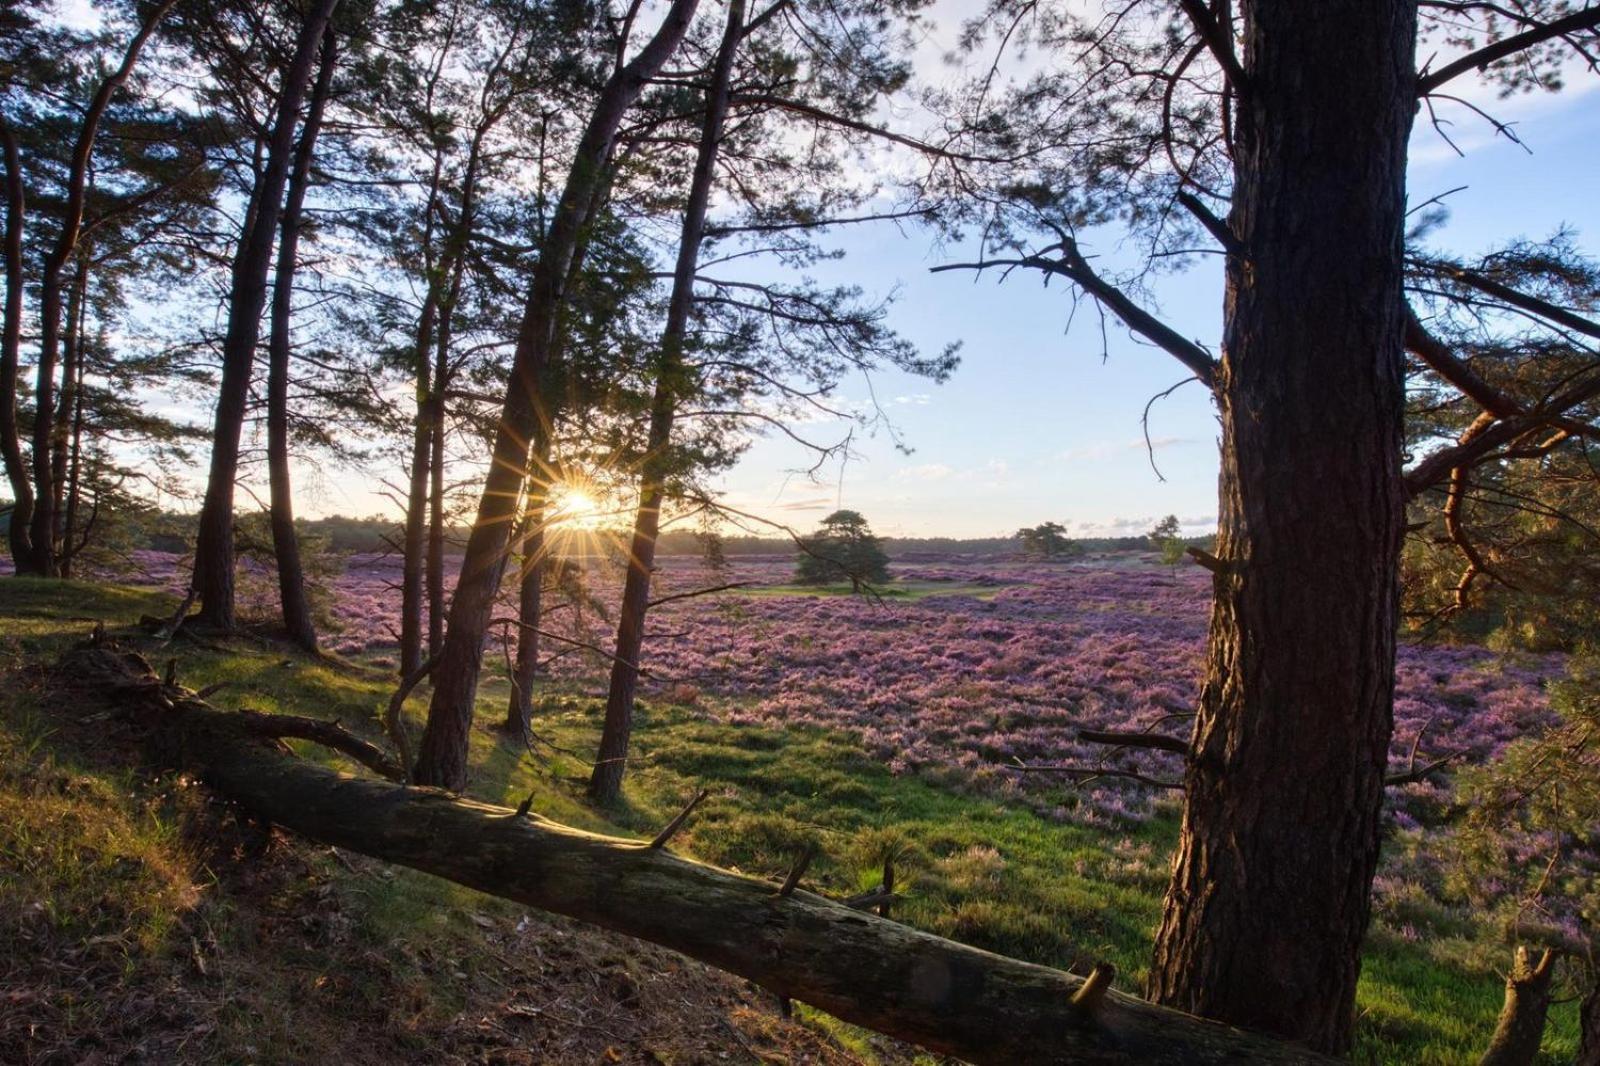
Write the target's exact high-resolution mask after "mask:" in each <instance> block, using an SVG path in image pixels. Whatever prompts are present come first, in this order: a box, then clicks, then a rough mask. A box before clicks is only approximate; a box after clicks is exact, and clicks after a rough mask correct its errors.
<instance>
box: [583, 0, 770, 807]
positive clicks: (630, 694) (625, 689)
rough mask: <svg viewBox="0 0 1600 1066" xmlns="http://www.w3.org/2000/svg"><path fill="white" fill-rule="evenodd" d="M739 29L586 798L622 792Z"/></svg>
mask: <svg viewBox="0 0 1600 1066" xmlns="http://www.w3.org/2000/svg"><path fill="white" fill-rule="evenodd" d="M743 35H744V2H743V0H731V3H729V5H728V23H727V27H726V29H725V30H724V31H723V35H722V43H721V45H720V47H719V48H718V50H717V58H716V61H715V63H714V64H713V65H712V69H711V82H710V84H709V85H708V86H707V87H706V114H705V121H704V123H703V125H702V126H701V129H700V146H699V151H698V154H697V156H696V158H695V166H694V175H693V177H692V178H691V179H690V182H689V195H688V199H687V201H686V203H685V205H684V212H683V229H682V232H681V234H680V235H679V238H678V262H677V265H676V268H675V269H674V271H673V275H672V294H671V296H670V297H669V299H668V303H667V321H666V326H665V328H664V329H663V330H662V333H661V351H660V355H659V356H658V358H657V360H656V385H655V394H654V396H652V398H651V401H650V432H649V437H648V438H647V441H646V445H645V457H644V464H643V468H642V471H641V477H640V481H639V511H638V514H637V515H636V516H635V517H634V521H633V544H632V546H631V548H630V549H629V551H628V574H627V577H626V578H625V579H624V582H623V586H622V609H621V612H620V615H619V617H618V619H617V644H616V649H615V651H614V652H613V655H612V659H611V686H610V688H609V690H608V691H607V693H606V720H605V726H604V728H603V729H602V731H601V734H600V751H599V754H598V755H597V756H596V757H595V763H594V771H593V773H591V774H590V776H589V798H590V799H593V800H595V801H596V802H599V803H612V802H614V801H615V800H616V799H617V797H618V795H619V794H620V793H621V791H622V775H623V773H624V771H625V770H626V769H627V765H628V744H629V742H630V740H631V739H632V736H633V704H634V696H635V693H636V692H637V690H638V686H639V655H640V653H641V652H642V651H643V650H644V624H645V614H646V613H647V612H648V611H649V607H650V580H651V577H652V575H653V574H654V572H655V562H656V538H657V536H658V535H659V534H660V532H661V504H662V501H663V499H664V497H665V484H666V476H667V473H668V471H669V467H670V463H671V458H670V455H669V452H668V449H669V447H670V445H671V443H672V423H673V419H674V417H675V416H676V414H677V405H678V394H679V393H680V392H681V391H682V389H683V385H684V383H683V380H682V378H683V374H684V365H683V346H684V342H685V340H686V338H687V336H688V329H689V312H690V309H691V308H692V307H693V304H694V280H695V272H696V271H697V270H698V268H699V265H700V244H701V242H702V241H703V240H704V239H705V228H706V207H707V205H708V204H709V203H710V200H711V187H712V185H713V183H714V182H715V179H716V169H717V150H718V148H719V147H720V145H721V141H722V126H723V123H724V121H725V120H726V118H727V115H728V89H729V85H730V84H731V81H732V78H733V61H734V57H735V55H736V54H737V53H738V51H739V44H740V42H741V40H742V38H743Z"/></svg>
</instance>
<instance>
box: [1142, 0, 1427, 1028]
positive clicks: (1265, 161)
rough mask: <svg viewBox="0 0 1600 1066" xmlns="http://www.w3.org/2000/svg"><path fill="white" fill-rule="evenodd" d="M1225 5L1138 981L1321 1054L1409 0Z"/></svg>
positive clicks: (1395, 353) (1377, 547)
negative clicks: (1238, 70)
mask: <svg viewBox="0 0 1600 1066" xmlns="http://www.w3.org/2000/svg"><path fill="white" fill-rule="evenodd" d="M1243 10H1244V14H1245V53H1244V66H1245V70H1246V74H1247V78H1248V84H1247V85H1246V86H1245V87H1244V90H1243V93H1242V96H1243V99H1242V100H1241V102H1240V105H1239V107H1238V118H1237V124H1236V138H1237V144H1236V164H1235V165H1236V170H1237V173H1236V177H1235V186H1234V197H1233V210H1232V214H1231V218H1230V223H1231V226H1232V228H1233V230H1234V232H1235V234H1236V235H1237V237H1238V240H1239V243H1240V246H1241V247H1240V250H1239V251H1237V252H1236V253H1234V254H1231V255H1230V256H1229V259H1228V295H1227V316H1226V317H1227V321H1226V325H1225V332H1224V358H1223V362H1222V366H1221V372H1220V375H1219V377H1220V381H1219V389H1218V395H1219V401H1220V405H1221V409H1222V424H1223V443H1222V475H1221V519H1220V523H1219V537H1218V548H1217V555H1218V557H1219V558H1220V560H1221V568H1220V569H1219V572H1218V574H1217V576H1216V578H1215V600H1214V604H1213V608H1212V616H1211V633H1210V640H1209V646H1208V650H1207V669H1206V676H1205V682H1204V687H1203V689H1202V693H1201V697H1200V706H1199V716H1198V718H1197V720H1196V725H1195V732H1194V743H1193V750H1194V752H1195V754H1194V756H1193V757H1192V759H1191V761H1190V764H1189V767H1188V770H1187V773H1186V775H1185V786H1186V800H1185V807H1184V814H1183V823H1182V829H1181V836H1180V838H1179V843H1178V850H1177V854H1176V856H1175V858H1174V861H1173V868H1172V880H1171V884H1170V887H1169V888H1168V890H1167V897H1166V903H1165V907H1164V913H1163V916H1162V921H1161V926H1160V930H1159V933H1158V935H1157V941H1156V951H1155V961H1154V965H1153V967H1152V970H1151V974H1150V984H1149V990H1150V994H1151V998H1153V999H1155V1000H1156V1001H1157V1002H1160V1003H1164V1004H1166V1005H1168V1006H1172V1007H1177V1008H1179V1009H1181V1010H1186V1011H1190V1012H1192V1013H1195V1014H1199V1015H1202V1016H1204V1017H1209V1018H1216V1019H1219V1020H1224V1021H1228V1022H1230V1023H1233V1024H1236V1025H1244V1026H1248V1027H1251V1028H1256V1029H1262V1030H1266V1031H1269V1032H1275V1033H1278V1034H1281V1035H1284V1036H1287V1037H1292V1038H1296V1039H1301V1040H1304V1041H1305V1042H1307V1043H1308V1044H1310V1045H1311V1046H1313V1047H1316V1048H1318V1049H1320V1050H1323V1051H1328V1052H1335V1053H1338V1052H1342V1051H1344V1050H1345V1049H1347V1048H1348V1047H1349V1046H1350V1041H1351V1030H1352V1023H1353V1005H1354V999H1355V987H1356V978H1357V975H1358V973H1359V970H1360V946H1361V941H1362V937H1363V934H1364V933H1365V931H1366V927H1367V919H1368V906H1369V894H1370V888H1371V880H1372V874H1373V870H1374V866H1375V864H1376V862H1377V857H1378V829H1379V818H1378V816H1379V806H1380V803H1381V799H1382V793H1383V775H1384V765H1385V754H1386V751H1387V748H1388V743H1389V736H1390V731H1391V726H1392V701H1393V688H1394V654H1395V631H1396V625H1397V611H1398V566H1399V547H1400V536H1401V528H1402V523H1403V519H1404V509H1405V496H1404V490H1403V485H1402V482H1401V477H1400V455H1401V444H1402V438H1401V413H1402V402H1403V392H1402V377H1401V371H1402V359H1401V338H1402V335H1403V332H1404V317H1403V304H1402V300H1401V287H1400V286H1401V237H1402V229H1403V225H1404V191H1405V150H1406V139H1407V136H1408V133H1409V130H1410V127H1411V116H1412V112H1413V110H1414V107H1415V103H1414V99H1415V93H1414V80H1415V76H1414V73H1413V70H1414V68H1413V59H1412V51H1413V41H1414V39H1415V30H1416V25H1415V14H1416V13H1415V4H1414V3H1412V2H1410V0H1382V2H1379V3H1374V2H1372V0H1324V2H1321V3H1317V4H1295V3H1281V2H1270V0H1257V2H1252V3H1247V4H1245V5H1244V6H1243Z"/></svg>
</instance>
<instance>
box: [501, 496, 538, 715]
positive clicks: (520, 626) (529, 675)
mask: <svg viewBox="0 0 1600 1066" xmlns="http://www.w3.org/2000/svg"><path fill="white" fill-rule="evenodd" d="M519 539H520V540H521V542H522V552H521V567H520V569H519V572H518V575H517V657H516V661H515V663H514V664H513V665H512V668H511V698H510V700H509V702H508V704H507V706H506V723H505V729H506V732H507V733H508V734H510V735H511V736H513V737H517V738H518V739H521V740H524V741H525V740H526V739H527V737H528V727H529V722H530V720H531V719H532V717H533V684H534V681H535V679H536V678H537V676H538V673H539V622H540V620H541V619H542V617H543V615H544V570H545V566H544V501H543V500H542V499H539V498H537V497H536V498H533V499H530V501H529V508H528V512H527V514H526V515H525V516H524V518H523V528H522V536H521V537H520V538H519Z"/></svg>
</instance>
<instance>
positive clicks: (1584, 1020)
mask: <svg viewBox="0 0 1600 1066" xmlns="http://www.w3.org/2000/svg"><path fill="white" fill-rule="evenodd" d="M1572 1066H1600V977H1597V978H1594V985H1593V986H1592V987H1591V988H1590V989H1589V994H1588V995H1587V996H1584V997H1583V1004H1582V1005H1581V1006H1580V1007H1579V1008H1578V1057H1577V1058H1576V1059H1573V1060H1572Z"/></svg>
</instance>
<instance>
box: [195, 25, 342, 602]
mask: <svg viewBox="0 0 1600 1066" xmlns="http://www.w3.org/2000/svg"><path fill="white" fill-rule="evenodd" d="M337 4H338V0H317V2H316V4H315V5H314V6H313V7H312V8H311V9H310V10H308V11H307V13H306V16H305V22H304V23H303V24H302V25H301V27H300V34H299V37H298V39H297V40H296V42H295V51H294V56H293V58H292V59H291V60H290V62H289V66H288V68H287V69H286V70H285V71H284V73H283V81H282V83H281V85H280V86H279V88H278V102H277V107H276V108H275V109H274V112H273V119H272V132H271V135H270V140H269V142H268V145H267V157H266V165H265V167H264V168H263V171H262V174H261V178H260V180H259V181H258V182H257V184H256V188H255V189H254V190H253V191H252V195H251V200H252V203H251V207H250V210H249V213H248V216H247V219H246V223H245V227H244V229H243V231H242V232H241V233H240V235H239V247H238V249H237V251H236V252H235V253H234V258H233V269H232V278H231V285H230V288H229V292H228V329H227V333H226V334H225V336H224V337H223V341H222V382H221V385H220V388H219V390H218V396H217V413H216V424H215V427H214V428H213V430H212V435H211V469H210V472H209V476H208V478H207V481H206V495H205V502H204V504H203V505H202V506H201V508H200V528H199V533H198V536H197V538H196V540H195V552H194V581H193V585H194V587H195V588H196V589H198V590H199V592H200V613H199V615H198V616H197V617H198V620H199V621H200V622H201V623H202V624H204V625H208V626H211V627H213V628H215V629H220V630H222V631H224V632H227V631H230V630H232V629H233V627H234V603H233V582H234V574H233V570H234V550H233V492H234V483H235V482H236V481H237V479H238V475H239V440H240V437H241V436H243V433H244V418H245V410H246V407H247V406H248V403H249V399H250V377H251V373H252V371H253V370H254V368H255V357H256V344H257V342H258V341H259V340H260V336H261V314H262V312H263V311H264V310H265V309H266V303H267V272H268V271H269V270H270V269H271V266H272V244H273V237H274V236H275V234H276V233H277V229H278V221H279V219H280V218H281V216H282V212H283V190H284V186H285V185H286V184H287V183H288V177H289V166H290V155H291V154H292V152H293V150H294V134H295V126H296V125H297V120H298V118H299V115H300V105H301V103H302V102H303V101H304V100H305V95H306V91H307V89H308V88H309V82H310V80H311V68H312V65H313V64H314V63H315V62H316V58H317V51H318V49H319V48H320V46H321V43H322V35H323V32H324V31H325V30H326V29H327V27H328V23H329V21H330V20H331V19H332V17H333V9H334V8H335V7H336V6H337Z"/></svg>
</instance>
